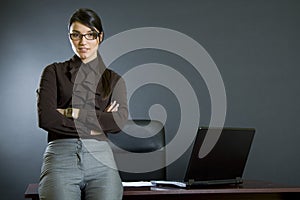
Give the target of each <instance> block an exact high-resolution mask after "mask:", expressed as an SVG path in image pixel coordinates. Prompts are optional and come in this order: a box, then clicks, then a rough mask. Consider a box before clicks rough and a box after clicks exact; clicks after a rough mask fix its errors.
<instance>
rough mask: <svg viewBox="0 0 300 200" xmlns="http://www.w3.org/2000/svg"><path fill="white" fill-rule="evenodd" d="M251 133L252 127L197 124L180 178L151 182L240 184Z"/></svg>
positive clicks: (196, 184)
mask: <svg viewBox="0 0 300 200" xmlns="http://www.w3.org/2000/svg"><path fill="white" fill-rule="evenodd" d="M208 130H209V131H208ZM254 134H255V129H254V128H229V127H226V128H209V129H208V128H207V127H201V128H199V129H198V132H197V136H196V138H195V141H194V145H193V149H192V152H191V156H190V159H189V163H188V167H187V170H186V173H185V177H184V180H183V181H156V182H154V183H155V184H156V185H173V186H178V187H193V186H195V187H197V186H210V185H219V184H241V183H242V182H243V179H242V176H243V172H244V168H245V166H246V162H247V159H248V155H249V152H250V148H251V144H252V141H253V138H254ZM203 148H204V149H203ZM205 148H206V149H205ZM208 150H209V151H208Z"/></svg>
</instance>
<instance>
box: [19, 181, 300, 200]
mask: <svg viewBox="0 0 300 200" xmlns="http://www.w3.org/2000/svg"><path fill="white" fill-rule="evenodd" d="M37 188H38V184H29V185H28V187H27V190H26V192H25V198H31V199H32V200H38V194H37ZM140 199H142V200H150V199H155V200H158V199H159V200H168V199H169V200H170V199H177V200H178V199H179V200H180V199H197V200H201V199H225V200H226V199H228V200H236V199H259V200H263V199H268V200H271V199H276V200H277V199H300V187H289V186H283V185H279V184H274V183H269V182H264V181H250V180H249V181H245V182H244V183H243V184H242V185H240V186H234V185H232V186H222V187H221V186H218V187H216V186H215V187H210V188H202V189H175V188H171V189H168V188H149V187H142V188H125V189H124V195H123V200H140Z"/></svg>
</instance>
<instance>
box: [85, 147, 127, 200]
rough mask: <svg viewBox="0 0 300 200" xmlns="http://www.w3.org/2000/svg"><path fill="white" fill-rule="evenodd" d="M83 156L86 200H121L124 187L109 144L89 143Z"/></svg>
mask: <svg viewBox="0 0 300 200" xmlns="http://www.w3.org/2000/svg"><path fill="white" fill-rule="evenodd" d="M86 146H87V148H86V152H85V153H84V154H83V155H84V156H83V158H84V167H85V168H84V169H85V188H84V193H85V200H121V199H122V197H123V186H122V181H121V179H120V175H119V172H118V170H117V169H116V164H115V161H114V157H113V153H112V151H111V148H110V146H109V145H108V144H107V142H102V141H89V142H87V143H86Z"/></svg>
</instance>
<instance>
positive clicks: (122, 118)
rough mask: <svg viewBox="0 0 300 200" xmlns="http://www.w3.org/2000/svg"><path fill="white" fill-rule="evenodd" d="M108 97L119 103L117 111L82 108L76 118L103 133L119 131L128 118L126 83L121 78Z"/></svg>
mask: <svg viewBox="0 0 300 200" xmlns="http://www.w3.org/2000/svg"><path fill="white" fill-rule="evenodd" d="M110 99H111V101H116V102H117V103H118V104H119V109H118V111H117V112H105V111H101V110H96V109H95V110H86V109H83V110H80V112H79V118H78V120H79V121H82V122H83V123H84V124H85V125H86V126H87V127H88V128H89V129H92V130H96V131H100V132H101V131H103V132H104V133H116V132H119V131H120V130H121V129H122V127H123V126H124V124H125V123H126V121H127V119H128V106H127V92H126V85H125V81H124V80H123V79H122V78H119V79H118V82H117V84H116V85H115V87H114V89H113V92H112V94H111V97H110Z"/></svg>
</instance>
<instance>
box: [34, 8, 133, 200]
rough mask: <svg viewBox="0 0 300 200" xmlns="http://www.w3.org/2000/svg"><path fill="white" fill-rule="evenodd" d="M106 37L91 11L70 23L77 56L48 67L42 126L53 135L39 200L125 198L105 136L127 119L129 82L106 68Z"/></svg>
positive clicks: (42, 93) (41, 94)
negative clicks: (101, 49)
mask: <svg viewBox="0 0 300 200" xmlns="http://www.w3.org/2000/svg"><path fill="white" fill-rule="evenodd" d="M103 37H104V33H103V29H102V25H101V20H100V18H99V16H97V14H96V13H95V12H94V11H92V10H90V9H79V10H77V11H76V12H75V13H74V14H73V15H72V16H71V18H70V22H69V40H70V43H71V45H72V49H73V51H74V53H75V54H76V55H74V56H73V57H72V58H71V59H70V60H67V61H65V62H61V63H53V64H51V65H49V66H47V67H46V68H45V69H44V71H43V73H42V76H41V80H40V87H39V89H38V119H39V127H40V128H42V129H44V130H46V131H47V132H48V146H47V148H46V150H45V154H44V160H43V166H42V170H41V176H40V186H39V195H40V199H42V200H44V199H51V200H52V199H53V200H70V199H72V200H77V199H78V200H79V199H81V198H83V199H87V200H96V199H97V200H98V199H101V200H104V199H107V200H113V199H122V194H123V187H122V182H121V180H120V176H119V173H118V171H117V169H116V166H115V162H114V158H113V154H112V151H111V149H110V146H109V145H108V142H107V137H106V134H109V133H117V132H118V131H120V129H121V128H122V126H123V125H124V123H125V122H126V120H127V117H128V109H127V98H126V87H125V83H124V80H123V79H122V78H121V77H120V76H119V75H118V74H116V73H115V72H113V71H112V70H109V69H106V68H105V65H104V64H103V61H102V59H101V57H100V55H99V53H98V47H99V45H100V44H101V42H102V41H103Z"/></svg>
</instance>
